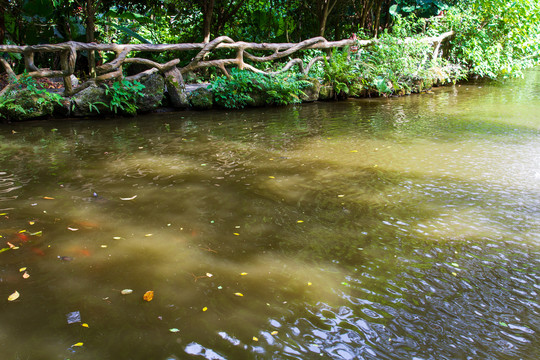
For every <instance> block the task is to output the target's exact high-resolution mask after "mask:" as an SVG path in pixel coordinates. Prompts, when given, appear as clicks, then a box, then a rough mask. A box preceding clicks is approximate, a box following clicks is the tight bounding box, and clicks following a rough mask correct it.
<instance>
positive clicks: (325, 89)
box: [319, 85, 335, 100]
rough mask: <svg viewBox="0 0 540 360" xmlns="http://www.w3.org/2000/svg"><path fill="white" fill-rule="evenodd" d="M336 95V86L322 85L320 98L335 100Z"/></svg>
mask: <svg viewBox="0 0 540 360" xmlns="http://www.w3.org/2000/svg"><path fill="white" fill-rule="evenodd" d="M334 97H335V92H334V88H333V87H332V86H330V85H323V86H321V90H320V92H319V100H333V99H334Z"/></svg>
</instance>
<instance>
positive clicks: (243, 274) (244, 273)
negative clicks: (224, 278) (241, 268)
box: [240, 272, 248, 276]
mask: <svg viewBox="0 0 540 360" xmlns="http://www.w3.org/2000/svg"><path fill="white" fill-rule="evenodd" d="M247 274H248V273H247V272H243V273H240V275H242V276H246V275H247Z"/></svg>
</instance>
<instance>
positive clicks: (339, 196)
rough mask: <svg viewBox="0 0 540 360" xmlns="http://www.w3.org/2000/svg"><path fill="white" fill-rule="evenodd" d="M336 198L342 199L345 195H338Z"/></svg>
mask: <svg viewBox="0 0 540 360" xmlns="http://www.w3.org/2000/svg"><path fill="white" fill-rule="evenodd" d="M337 197H338V198H342V197H345V195H342V194H340V195H338V196H337Z"/></svg>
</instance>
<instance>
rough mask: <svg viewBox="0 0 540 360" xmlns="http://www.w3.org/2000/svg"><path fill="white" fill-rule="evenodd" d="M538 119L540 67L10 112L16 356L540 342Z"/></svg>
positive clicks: (4, 183) (471, 351)
mask: <svg viewBox="0 0 540 360" xmlns="http://www.w3.org/2000/svg"><path fill="white" fill-rule="evenodd" d="M539 135H540V72H538V71H536V72H535V71H532V72H529V73H527V74H526V78H525V79H524V80H520V81H512V82H508V83H505V84H468V85H461V86H455V87H445V88H440V89H436V90H435V91H434V93H433V94H425V95H421V96H410V97H404V98H391V99H384V98H381V99H366V100H349V101H345V102H334V103H313V104H304V105H301V106H294V107H284V108H259V109H247V110H242V111H233V112H227V111H209V112H194V111H190V112H187V111H184V112H176V113H164V114H154V115H147V116H139V117H137V118H133V119H108V120H107V119H103V120H93V121H73V122H70V121H40V122H26V123H17V124H4V125H0V139H1V143H0V161H1V167H0V214H1V215H0V235H1V236H2V238H0V240H2V242H1V243H0V250H1V249H4V250H3V251H2V252H1V253H0V297H1V298H2V299H3V300H1V301H0V311H1V317H0V347H1V349H2V354H3V355H2V358H4V359H321V358H322V359H437V360H438V359H538V358H540V304H539V298H540V297H539V292H540V137H539ZM8 243H9V244H8ZM24 268H26V269H24ZM24 274H27V275H24ZM23 275H24V276H23ZM28 275H29V276H28ZM123 290H124V293H129V291H128V290H132V292H131V293H129V294H122V291H123ZM15 291H17V292H18V294H19V297H18V298H17V299H16V300H14V301H8V297H9V296H10V295H11V294H13V293H14V292H15ZM147 291H153V292H154V297H153V299H152V300H151V301H145V300H144V299H143V295H144V294H145V293H146V292H147ZM73 312H78V313H77V314H78V315H80V321H75V322H74V323H71V324H68V320H70V321H71V320H73V318H71V319H70V318H68V314H70V313H73ZM75 320H78V319H75Z"/></svg>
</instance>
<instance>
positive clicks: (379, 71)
mask: <svg viewBox="0 0 540 360" xmlns="http://www.w3.org/2000/svg"><path fill="white" fill-rule="evenodd" d="M395 21H396V22H395V25H394V26H393V28H392V31H391V32H390V31H385V32H384V33H383V34H382V35H381V37H380V38H379V41H378V42H377V43H376V44H373V45H371V46H370V47H364V48H362V47H359V50H358V52H356V53H351V52H349V51H348V49H345V50H343V51H338V50H334V51H333V53H332V56H331V58H330V59H325V61H324V73H323V76H322V78H323V81H324V84H326V85H330V86H332V88H333V89H334V94H335V97H337V98H344V97H347V96H349V95H353V96H354V95H359V92H361V91H362V90H364V91H367V92H368V93H377V94H379V95H391V94H403V93H410V92H418V91H421V90H422V89H423V87H424V85H423V83H424V82H425V83H432V82H440V83H445V82H453V81H456V80H459V79H461V78H463V76H464V74H463V72H462V71H461V68H460V67H459V66H457V65H452V64H450V63H449V62H447V61H445V60H442V59H441V58H439V57H438V58H437V59H435V60H434V59H433V58H432V57H433V46H432V45H431V44H429V43H426V42H425V41H422V37H425V36H429V35H432V33H431V31H432V30H430V29H428V31H427V32H423V33H420V34H418V35H415V34H417V33H418V32H419V31H423V29H425V28H426V23H425V21H424V20H423V19H419V20H415V19H414V18H412V17H410V18H408V19H404V18H401V17H399V16H398V17H397V18H396V19H395ZM405 38H408V40H407V41H404V39H405Z"/></svg>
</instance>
